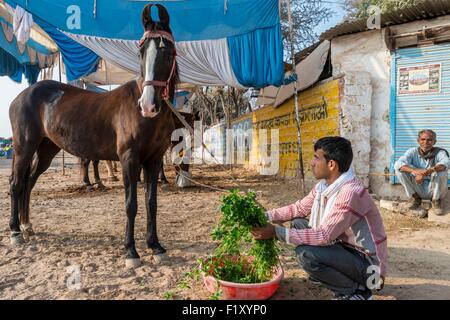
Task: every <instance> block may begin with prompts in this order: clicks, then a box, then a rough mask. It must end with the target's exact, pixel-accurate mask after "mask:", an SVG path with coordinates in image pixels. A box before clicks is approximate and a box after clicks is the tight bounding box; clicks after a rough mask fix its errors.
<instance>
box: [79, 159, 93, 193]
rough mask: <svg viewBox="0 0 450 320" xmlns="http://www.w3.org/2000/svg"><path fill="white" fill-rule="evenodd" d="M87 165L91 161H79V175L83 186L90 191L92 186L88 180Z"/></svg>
mask: <svg viewBox="0 0 450 320" xmlns="http://www.w3.org/2000/svg"><path fill="white" fill-rule="evenodd" d="M89 163H91V160H89V159H81V174H82V176H83V181H82V183H83V186H85V187H86V188H87V189H88V190H92V184H91V181H90V180H89Z"/></svg>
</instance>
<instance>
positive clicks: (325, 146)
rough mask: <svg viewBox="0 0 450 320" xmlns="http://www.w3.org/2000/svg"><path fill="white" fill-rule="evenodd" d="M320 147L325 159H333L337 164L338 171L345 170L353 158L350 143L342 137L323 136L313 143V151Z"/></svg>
mask: <svg viewBox="0 0 450 320" xmlns="http://www.w3.org/2000/svg"><path fill="white" fill-rule="evenodd" d="M319 149H321V150H322V151H323V153H324V157H325V159H327V161H330V160H334V161H336V162H337V164H338V165H339V172H341V173H342V172H346V171H348V169H349V168H350V165H351V164H352V160H353V150H352V144H351V143H350V141H348V140H347V139H345V138H342V137H324V138H321V139H319V140H317V142H316V143H315V144H314V151H317V150H319Z"/></svg>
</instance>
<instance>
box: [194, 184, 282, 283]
mask: <svg viewBox="0 0 450 320" xmlns="http://www.w3.org/2000/svg"><path fill="white" fill-rule="evenodd" d="M220 210H221V212H222V217H221V219H220V221H219V223H218V225H217V227H216V228H215V229H214V230H213V232H212V238H213V240H216V241H219V246H218V247H217V248H216V250H215V252H214V255H213V256H212V257H209V258H208V259H205V260H202V261H201V263H200V264H201V268H202V271H203V272H205V273H206V274H209V275H212V276H214V277H215V278H216V279H220V280H225V281H230V282H236V283H261V282H265V281H268V280H270V279H271V278H272V276H273V270H274V268H275V267H276V266H277V264H278V262H279V259H278V254H279V252H280V250H279V248H278V246H277V244H276V241H275V239H270V240H254V239H253V237H252V235H251V233H250V229H251V228H253V227H261V226H264V225H265V224H266V217H265V214H264V210H263V209H262V208H261V207H260V206H259V205H258V203H257V202H256V193H255V192H248V193H247V194H246V195H245V196H241V195H239V190H232V191H231V192H230V194H228V195H227V196H224V197H223V198H222V204H221V206H220Z"/></svg>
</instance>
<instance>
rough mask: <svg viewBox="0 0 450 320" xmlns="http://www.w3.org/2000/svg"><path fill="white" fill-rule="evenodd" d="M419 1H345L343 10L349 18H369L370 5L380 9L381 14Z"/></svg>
mask: <svg viewBox="0 0 450 320" xmlns="http://www.w3.org/2000/svg"><path fill="white" fill-rule="evenodd" d="M417 2H418V1H417V0H345V2H344V5H343V8H344V10H345V11H346V12H347V18H349V19H352V18H353V19H359V18H367V17H368V16H369V12H368V10H367V9H368V8H369V6H370V5H376V6H378V7H380V9H381V12H383V13H384V12H389V11H393V10H397V9H401V8H404V7H408V6H411V5H413V4H415V3H417Z"/></svg>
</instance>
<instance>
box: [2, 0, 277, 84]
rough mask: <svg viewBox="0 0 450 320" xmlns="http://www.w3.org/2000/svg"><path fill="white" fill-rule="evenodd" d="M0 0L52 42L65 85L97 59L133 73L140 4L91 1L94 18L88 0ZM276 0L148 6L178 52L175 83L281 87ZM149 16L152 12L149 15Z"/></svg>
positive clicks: (198, 1)
mask: <svg viewBox="0 0 450 320" xmlns="http://www.w3.org/2000/svg"><path fill="white" fill-rule="evenodd" d="M5 1H6V2H7V3H8V4H10V5H11V6H13V7H15V6H16V5H20V6H21V7H23V8H24V9H25V10H27V11H28V12H30V13H31V14H32V15H33V18H34V19H35V21H36V22H37V23H38V24H39V25H40V26H41V27H43V29H44V30H45V31H47V32H48V33H49V34H50V36H51V37H52V38H53V39H54V41H55V42H57V44H58V46H59V47H60V49H61V52H62V54H63V59H64V62H65V64H66V69H67V73H68V78H69V80H70V79H75V78H76V77H81V76H84V75H87V74H88V73H89V72H92V71H94V70H95V69H96V66H97V62H98V60H97V59H98V57H99V56H101V57H102V58H104V59H106V60H108V61H109V62H111V63H113V64H115V65H117V66H119V67H121V68H123V69H124V70H127V71H129V72H133V73H136V74H137V73H139V72H140V67H139V60H138V56H137V53H138V46H137V42H138V40H139V39H140V38H141V36H142V34H143V26H142V24H141V12H142V9H143V7H144V6H145V5H146V4H147V2H146V1H129V0H108V1H97V2H96V3H97V7H96V11H95V14H94V12H93V1H92V0H79V1H76V2H74V1H73V0H59V1H57V2H56V1H53V0H40V1H27V0H5ZM278 2H279V0H264V1H262V0H233V1H229V0H189V1H174V2H172V1H155V2H151V3H152V4H156V3H160V4H162V5H164V6H165V7H166V8H167V10H168V12H169V15H170V26H171V29H172V31H173V34H174V37H175V41H176V42H177V52H178V53H179V55H178V62H179V70H180V79H181V81H187V82H191V83H195V84H198V85H238V86H241V87H258V88H259V87H265V86H267V85H276V86H279V85H281V84H282V82H283V77H284V69H283V54H282V51H283V45H282V36H281V29H280V18H279V11H278V5H279V3H278ZM74 8H75V9H76V10H75V11H73V10H72V9H74ZM77 12H79V14H80V15H79V16H78V17H77ZM155 14H156V12H155V10H152V16H154V15H155ZM73 16H75V19H77V18H79V23H80V28H77V27H74V25H73V24H71V23H70V21H71V19H72V17H73ZM68 22H69V23H68ZM68 39H72V41H69V40H68ZM224 43H225V45H224Z"/></svg>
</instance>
